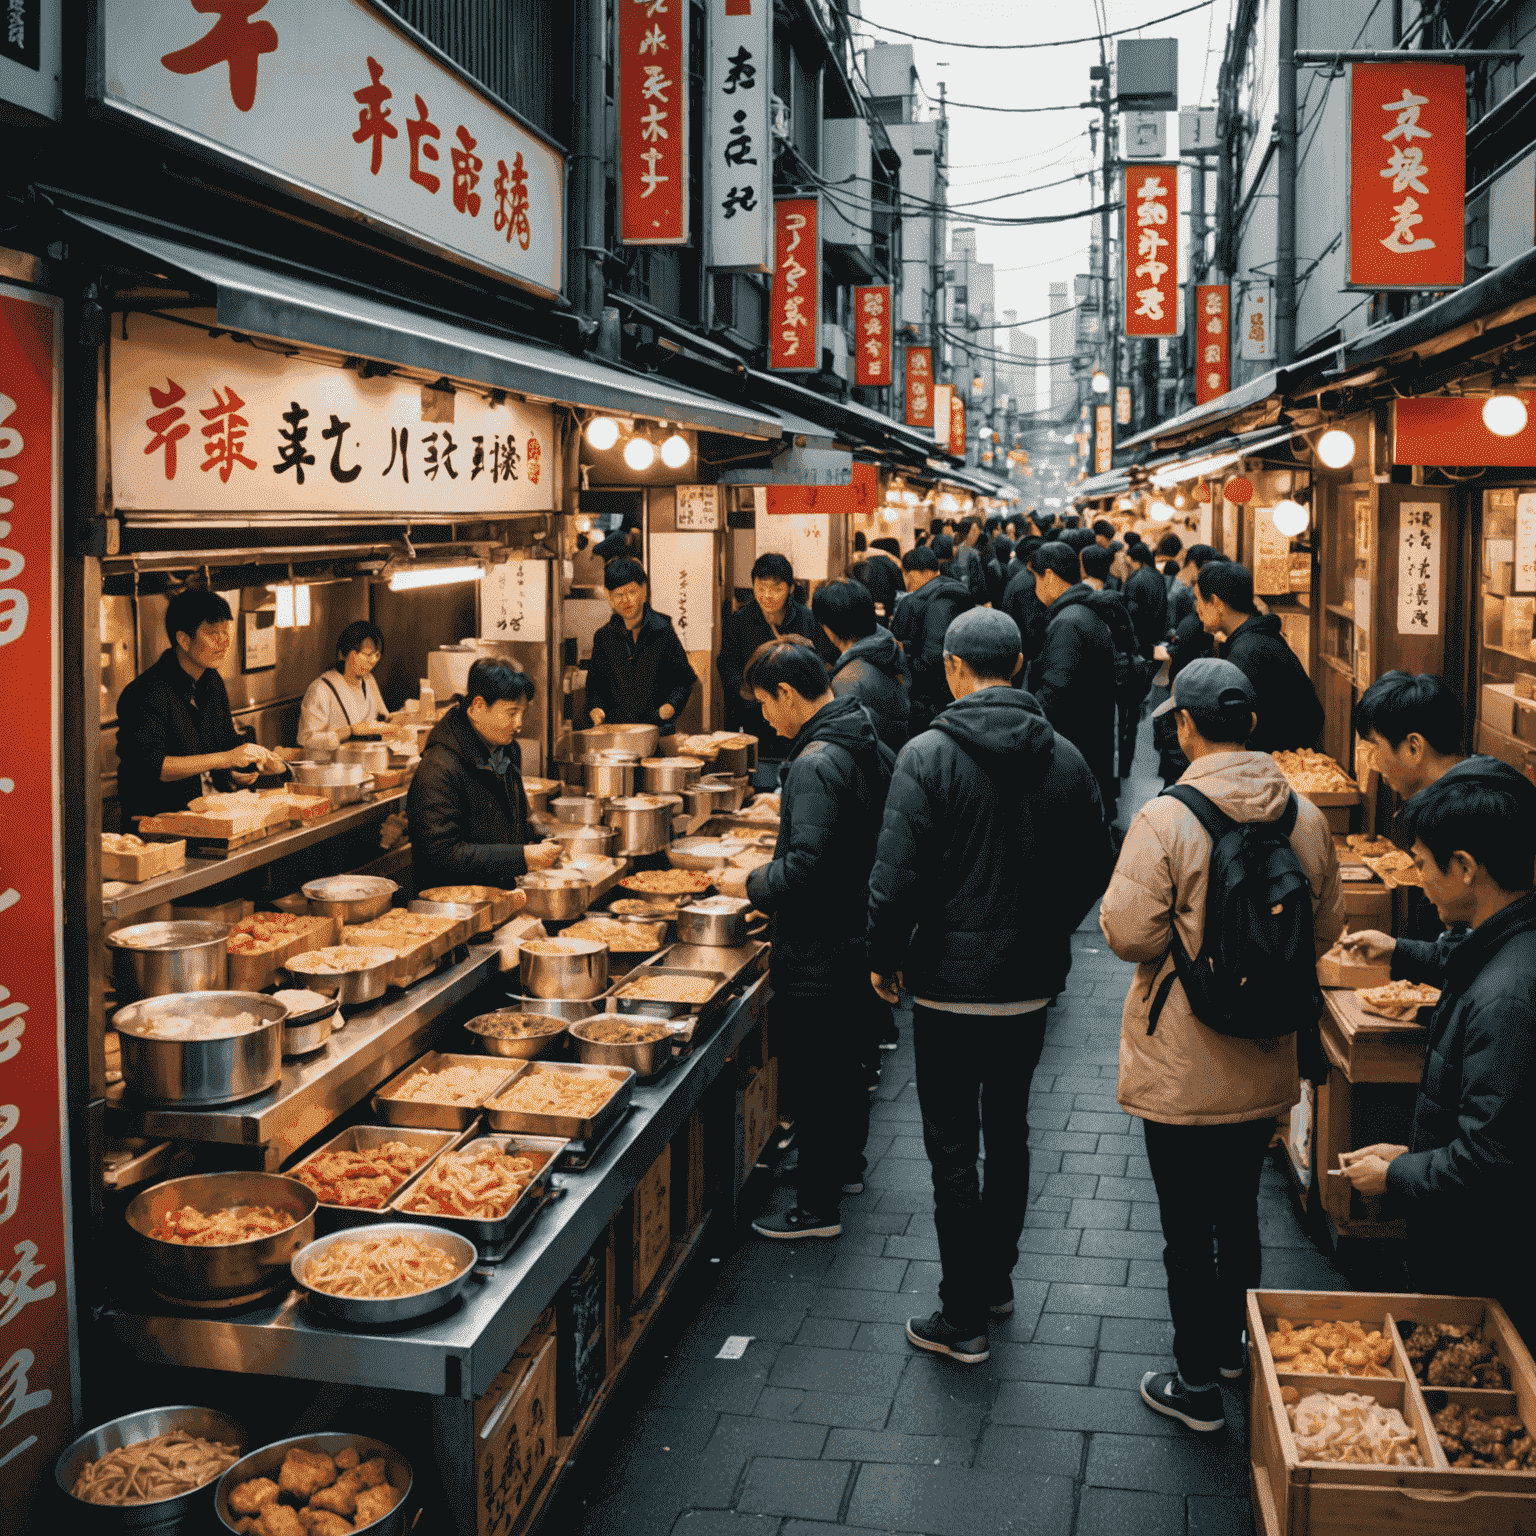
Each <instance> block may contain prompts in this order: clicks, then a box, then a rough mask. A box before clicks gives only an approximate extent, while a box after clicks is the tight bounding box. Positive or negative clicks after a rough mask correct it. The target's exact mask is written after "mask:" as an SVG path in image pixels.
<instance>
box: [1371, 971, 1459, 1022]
mask: <svg viewBox="0 0 1536 1536" xmlns="http://www.w3.org/2000/svg"><path fill="white" fill-rule="evenodd" d="M1355 997H1356V999H1357V1000H1358V1001H1359V1003H1360V1006H1361V1007H1362V1008H1363V1009H1365V1011H1366V1012H1367V1013H1374V1014H1379V1015H1380V1016H1381V1017H1382V1018H1384V1019H1397V1020H1398V1021H1400V1022H1402V1021H1412V1020H1413V1019H1416V1018H1417V1017H1418V1013H1419V1009H1420V1008H1433V1007H1434V1006H1435V1004H1436V1003H1438V1002H1439V1001H1440V989H1439V988H1438V987H1430V986H1426V985H1425V984H1424V983H1423V982H1418V981H1389V982H1387V983H1386V984H1385V985H1383V986H1380V987H1358V988H1356V990H1355Z"/></svg>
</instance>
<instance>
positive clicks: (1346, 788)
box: [1271, 747, 1360, 794]
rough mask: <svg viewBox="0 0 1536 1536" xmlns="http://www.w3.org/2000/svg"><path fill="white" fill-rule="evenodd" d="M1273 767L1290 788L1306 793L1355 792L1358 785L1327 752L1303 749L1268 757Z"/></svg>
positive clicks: (1357, 789)
mask: <svg viewBox="0 0 1536 1536" xmlns="http://www.w3.org/2000/svg"><path fill="white" fill-rule="evenodd" d="M1271 755H1272V756H1273V757H1274V760H1275V767H1277V768H1278V769H1279V770H1280V772H1281V773H1283V774H1284V775H1285V777H1286V779H1287V780H1288V781H1289V783H1290V786H1291V788H1292V789H1295V790H1299V791H1300V792H1301V793H1302V794H1306V793H1307V792H1308V791H1309V790H1310V791H1311V792H1312V793H1314V794H1320V793H1325V792H1326V793H1328V794H1335V793H1351V792H1355V793H1357V792H1358V791H1359V788H1360V786H1359V785H1358V784H1356V783H1355V781H1354V780H1353V779H1352V778H1350V776H1349V775H1348V774H1347V773H1345V772H1344V770H1343V769H1342V768H1340V767H1339V765H1338V764H1337V763H1336V762H1334V760H1333V759H1332V758H1331V757H1329V756H1328V754H1327V753H1326V752H1314V751H1313V750H1312V748H1311V747H1302V748H1300V749H1299V750H1297V751H1295V752H1275V753H1272V754H1271Z"/></svg>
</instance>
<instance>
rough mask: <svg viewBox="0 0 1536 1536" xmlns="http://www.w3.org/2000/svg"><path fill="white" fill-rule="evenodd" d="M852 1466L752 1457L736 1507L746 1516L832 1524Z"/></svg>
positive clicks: (839, 1510) (838, 1463) (839, 1462)
mask: <svg viewBox="0 0 1536 1536" xmlns="http://www.w3.org/2000/svg"><path fill="white" fill-rule="evenodd" d="M852 1470H853V1464H852V1463H851V1462H847V1461H791V1460H786V1459H785V1458H783V1457H779V1456H754V1457H753V1458H752V1460H751V1462H750V1463H749V1464H748V1467H747V1480H746V1483H745V1484H744V1485H743V1487H742V1490H741V1496H740V1497H739V1498H738V1499H737V1501H736V1507H737V1509H739V1510H743V1511H745V1512H746V1513H749V1514H761V1515H797V1516H799V1517H800V1518H802V1519H805V1520H835V1519H837V1517H838V1515H839V1514H840V1513H841V1512H842V1507H843V1493H844V1491H845V1490H846V1488H847V1486H848V1474H849V1473H850V1472H851V1471H852Z"/></svg>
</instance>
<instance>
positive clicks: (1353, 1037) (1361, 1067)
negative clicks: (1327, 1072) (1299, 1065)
mask: <svg viewBox="0 0 1536 1536" xmlns="http://www.w3.org/2000/svg"><path fill="white" fill-rule="evenodd" d="M1321 1023H1322V1034H1323V1049H1324V1050H1325V1051H1327V1052H1328V1059H1329V1060H1330V1061H1332V1062H1334V1063H1335V1065H1336V1066H1338V1067H1339V1069H1340V1070H1341V1071H1342V1072H1343V1073H1344V1075H1345V1076H1346V1077H1348V1078H1349V1080H1350V1081H1351V1082H1353V1083H1417V1082H1418V1080H1419V1078H1420V1076H1421V1075H1422V1073H1423V1070H1424V1050H1425V1047H1426V1045H1427V1043H1428V1041H1429V1031H1428V1029H1426V1028H1425V1027H1424V1025H1422V1024H1418V1023H1414V1022H1412V1021H1411V1020H1405V1019H1386V1018H1383V1017H1382V1016H1381V1015H1380V1014H1376V1013H1367V1012H1366V1011H1365V1009H1364V1008H1362V1007H1361V1006H1360V999H1359V998H1357V997H1356V996H1355V994H1354V993H1353V992H1352V991H1327V992H1324V993H1323V1016H1322V1021H1321Z"/></svg>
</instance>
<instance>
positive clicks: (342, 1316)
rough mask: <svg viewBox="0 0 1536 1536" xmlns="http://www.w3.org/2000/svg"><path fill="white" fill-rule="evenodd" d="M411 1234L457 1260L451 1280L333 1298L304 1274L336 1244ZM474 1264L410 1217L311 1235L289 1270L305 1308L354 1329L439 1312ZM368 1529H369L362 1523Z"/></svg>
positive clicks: (464, 1246)
mask: <svg viewBox="0 0 1536 1536" xmlns="http://www.w3.org/2000/svg"><path fill="white" fill-rule="evenodd" d="M387 1237H411V1238H415V1239H416V1240H417V1241H419V1242H422V1243H428V1244H430V1245H431V1246H432V1247H434V1248H441V1249H442V1250H443V1251H444V1252H445V1253H447V1254H448V1256H449V1257H450V1258H452V1259H456V1260H457V1261H458V1263H459V1272H458V1274H456V1275H455V1276H454V1277H453V1279H452V1280H445V1281H444V1282H443V1283H442V1284H441V1285H438V1286H434V1287H433V1288H432V1289H431V1290H430V1291H422V1292H420V1293H419V1294H417V1295H415V1296H384V1297H374V1296H336V1295H333V1294H332V1293H331V1292H329V1291H320V1290H316V1289H315V1287H314V1286H312V1285H311V1284H310V1283H309V1282H308V1281H307V1280H306V1279H305V1278H304V1276H305V1274H306V1273H307V1271H308V1269H309V1266H310V1264H312V1263H313V1262H314V1261H315V1260H316V1259H318V1258H321V1257H322V1256H323V1255H324V1254H325V1253H326V1252H327V1251H328V1250H329V1249H330V1248H331V1247H332V1246H333V1245H334V1244H336V1243H359V1242H370V1241H372V1240H374V1239H376V1238H387ZM479 1262H480V1250H479V1249H478V1248H476V1247H475V1245H474V1244H473V1243H472V1242H470V1240H469V1239H468V1238H467V1237H460V1236H459V1234H458V1233H457V1232H450V1231H448V1229H447V1228H446V1227H433V1226H425V1225H422V1224H421V1223H419V1222H414V1221H380V1222H370V1223H369V1224H368V1225H367V1226H366V1227H363V1228H353V1229H351V1230H350V1231H348V1230H343V1231H341V1232H333V1233H331V1235H330V1236H329V1237H321V1238H317V1239H316V1240H315V1241H314V1242H312V1243H310V1244H309V1246H308V1247H307V1248H301V1249H300V1250H299V1252H297V1253H296V1254H294V1256H293V1259H292V1261H291V1262H290V1264H289V1268H290V1270H291V1271H292V1273H293V1283H294V1284H295V1285H297V1286H298V1287H300V1289H301V1290H302V1291H303V1292H304V1295H305V1297H306V1299H307V1300H308V1302H309V1304H310V1306H312V1307H313V1308H314V1309H315V1310H316V1311H317V1312H320V1313H323V1314H324V1315H326V1316H327V1317H332V1318H335V1319H336V1320H337V1321H338V1322H343V1323H350V1324H351V1325H352V1326H353V1327H354V1328H387V1327H390V1326H392V1325H393V1324H395V1323H405V1322H409V1321H410V1320H411V1319H412V1318H416V1317H426V1316H427V1315H428V1314H429V1313H432V1312H437V1311H440V1310H441V1309H442V1308H443V1307H446V1306H447V1305H448V1303H449V1302H450V1301H452V1300H453V1299H454V1297H455V1296H457V1295H458V1294H459V1292H460V1291H462V1290H463V1289H464V1287H465V1285H466V1284H467V1283H468V1281H469V1276H470V1272H471V1271H472V1270H473V1269H474V1267H475V1265H476V1264H478V1263H479ZM366 1529H370V1530H371V1529H372V1527H371V1526H370V1527H366Z"/></svg>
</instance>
